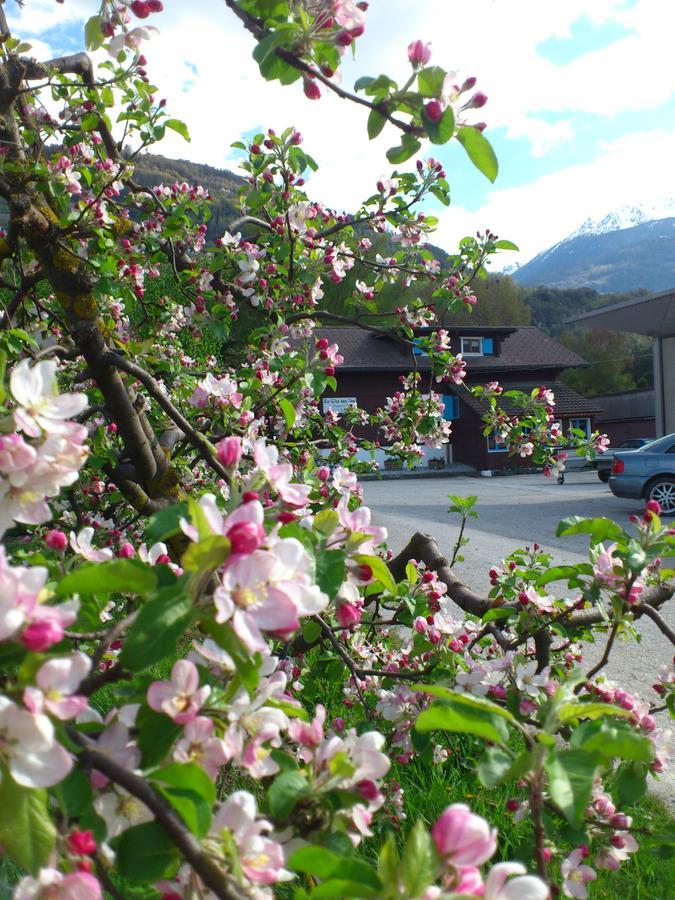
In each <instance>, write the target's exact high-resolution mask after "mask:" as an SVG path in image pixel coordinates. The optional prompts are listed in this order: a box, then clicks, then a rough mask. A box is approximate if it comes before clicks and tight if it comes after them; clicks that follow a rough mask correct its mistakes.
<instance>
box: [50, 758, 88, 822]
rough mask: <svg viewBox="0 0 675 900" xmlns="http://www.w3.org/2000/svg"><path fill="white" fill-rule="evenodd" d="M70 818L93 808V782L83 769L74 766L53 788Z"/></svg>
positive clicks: (74, 817) (77, 816)
mask: <svg viewBox="0 0 675 900" xmlns="http://www.w3.org/2000/svg"><path fill="white" fill-rule="evenodd" d="M52 790H53V791H54V794H55V795H56V796H57V797H58V799H59V803H60V804H61V806H62V807H63V809H64V810H65V813H66V816H67V817H68V818H69V819H76V818H79V817H80V816H81V815H83V814H84V813H85V812H86V811H87V810H88V809H90V808H91V806H92V803H93V796H92V789H91V782H90V781H89V776H88V775H87V773H86V772H85V771H84V770H83V769H76V768H73V769H71V771H70V774H69V775H68V777H67V778H64V780H63V781H61V782H60V783H59V784H57V785H56V787H54V788H52Z"/></svg>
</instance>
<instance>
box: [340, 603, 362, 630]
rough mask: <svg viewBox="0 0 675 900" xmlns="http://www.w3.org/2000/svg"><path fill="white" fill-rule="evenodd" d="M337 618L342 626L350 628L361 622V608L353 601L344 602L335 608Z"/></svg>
mask: <svg viewBox="0 0 675 900" xmlns="http://www.w3.org/2000/svg"><path fill="white" fill-rule="evenodd" d="M335 618H336V619H337V620H338V623H339V625H341V626H342V628H349V627H351V626H352V625H358V624H359V622H360V621H361V610H360V609H359V607H358V606H355V605H354V604H353V603H342V604H341V605H340V606H338V608H337V609H336V610H335Z"/></svg>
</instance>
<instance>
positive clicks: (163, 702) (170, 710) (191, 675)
mask: <svg viewBox="0 0 675 900" xmlns="http://www.w3.org/2000/svg"><path fill="white" fill-rule="evenodd" d="M210 693H211V688H210V687H209V685H204V686H203V687H201V688H200V687H199V671H198V670H197V667H196V666H195V664H194V663H191V662H190V661H189V660H186V659H179V660H178V661H177V662H175V663H174V665H173V668H172V670H171V680H170V681H153V682H152V684H151V685H150V687H149V688H148V706H149V707H150V708H151V709H154V710H155V712H161V713H164V714H165V715H167V716H169V717H170V718H171V719H173V721H174V722H176V724H178V725H185V724H186V723H188V722H191V721H192V719H194V718H195V717H196V715H197V713H198V712H199V710H200V709H201V707H202V706H203V704H204V702H205V701H206V699H207V698H208V696H209V694H210Z"/></svg>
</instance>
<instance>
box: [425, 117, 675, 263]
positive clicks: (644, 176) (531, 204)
mask: <svg viewBox="0 0 675 900" xmlns="http://www.w3.org/2000/svg"><path fill="white" fill-rule="evenodd" d="M673 158H675V131H666V130H657V131H649V132H641V133H634V134H631V135H629V136H627V137H623V138H620V139H618V140H616V141H611V142H607V143H605V144H603V146H602V151H601V153H600V154H599V155H598V156H597V158H596V159H595V160H593V161H592V162H589V163H586V164H584V165H575V166H569V167H568V168H566V169H561V170H560V171H558V172H555V173H553V174H551V175H545V176H543V177H541V178H537V179H536V180H535V181H532V182H531V183H530V184H526V185H523V186H521V187H514V188H507V189H502V190H495V191H493V192H492V194H491V195H490V197H489V198H488V201H487V202H486V203H485V204H484V205H483V206H482V207H480V208H479V209H477V210H473V211H469V210H466V209H462V208H461V207H454V208H452V207H451V208H449V209H447V210H444V211H443V212H441V213H440V214H438V217H439V219H440V224H439V230H438V235H437V237H438V241H437V243H439V244H440V245H441V246H444V247H453V246H455V245H456V243H457V241H458V240H459V239H460V238H461V237H463V236H464V235H465V234H468V233H472V232H474V231H475V230H476V228H477V227H479V228H485V227H488V228H490V229H491V230H492V231H494V232H496V233H497V234H499V235H500V236H501V237H504V238H508V239H509V240H512V241H514V242H515V243H516V244H518V246H519V247H520V250H521V252H520V254H511V253H508V254H506V253H505V254H503V256H501V257H499V261H500V263H501V264H502V265H508V264H510V263H512V262H525V261H526V260H528V259H530V258H531V257H532V256H535V255H536V254H537V253H539V252H541V251H542V250H545V249H546V248H547V247H550V246H551V245H552V244H555V243H557V242H558V241H559V240H561V239H562V238H564V237H566V236H567V235H568V234H570V233H571V232H572V231H574V230H575V229H576V228H578V227H579V225H581V224H582V222H583V221H584V220H585V219H587V218H589V217H590V218H600V217H602V216H603V215H605V214H606V213H608V212H610V211H611V210H613V209H615V208H616V207H618V206H622V205H624V204H627V205H636V206H644V205H646V204H648V203H650V202H652V203H657V204H658V201H660V200H663V199H664V185H665V190H668V189H670V190H671V191H672V190H673V183H672V180H670V181H668V176H669V173H670V171H671V166H672V160H673ZM496 268H499V265H496Z"/></svg>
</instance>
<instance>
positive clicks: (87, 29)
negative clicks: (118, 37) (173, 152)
mask: <svg viewBox="0 0 675 900" xmlns="http://www.w3.org/2000/svg"><path fill="white" fill-rule="evenodd" d="M104 40H105V36H104V34H103V31H102V29H101V17H100V16H92V17H91V18H90V19H88V20H87V22H86V24H85V26H84V44H85V47H86V48H87V50H98V48H99V47H100V46H102V44H103V42H104Z"/></svg>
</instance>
